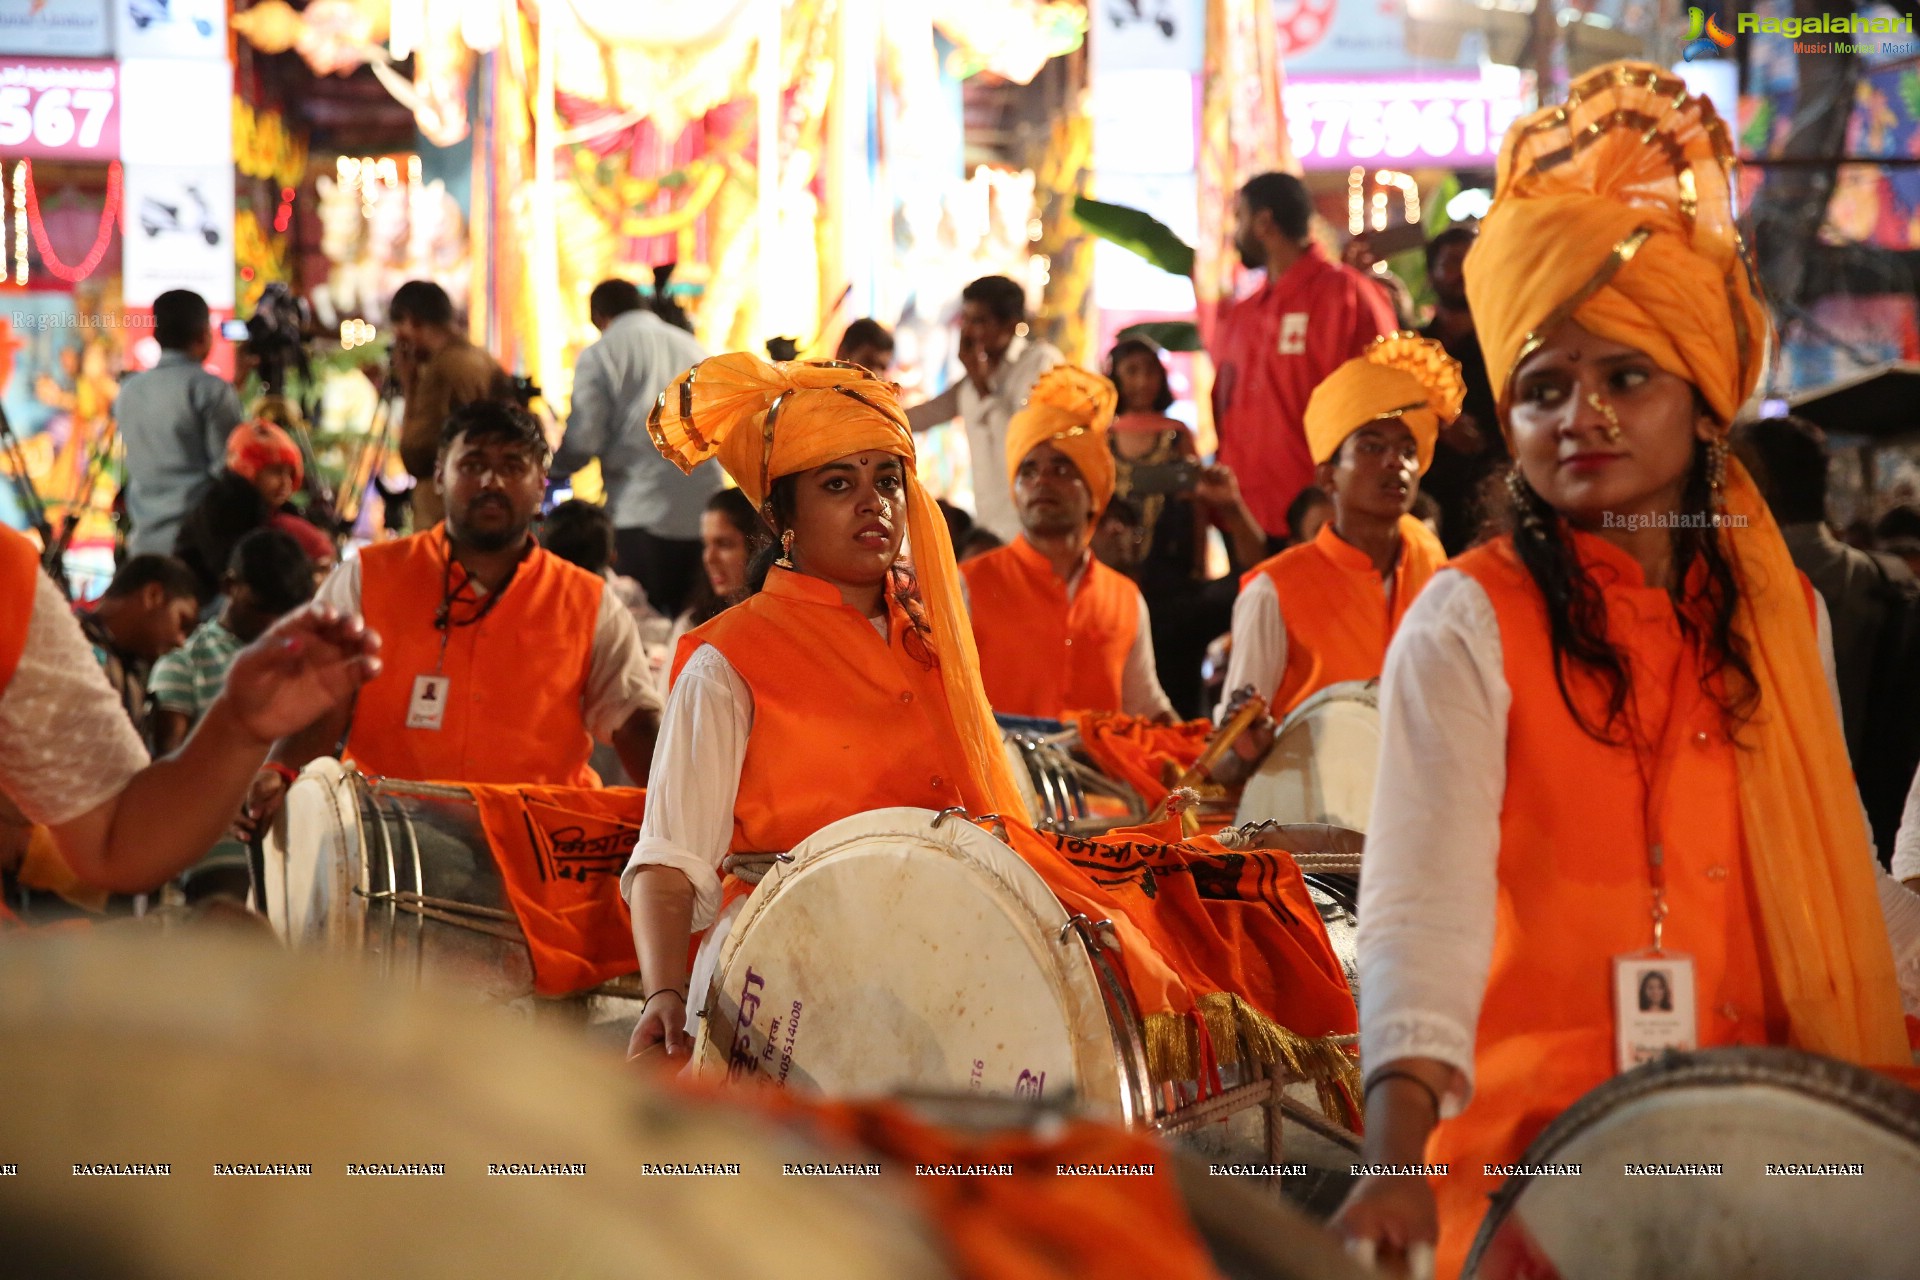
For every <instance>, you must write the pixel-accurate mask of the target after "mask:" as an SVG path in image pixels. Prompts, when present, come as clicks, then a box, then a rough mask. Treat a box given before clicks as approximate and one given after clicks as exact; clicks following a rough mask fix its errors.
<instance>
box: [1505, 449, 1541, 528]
mask: <svg viewBox="0 0 1920 1280" xmlns="http://www.w3.org/2000/svg"><path fill="white" fill-rule="evenodd" d="M1507 493H1508V495H1509V496H1511V497H1512V499H1513V510H1514V515H1515V517H1516V518H1518V520H1519V522H1520V524H1521V527H1523V528H1524V529H1526V531H1527V532H1528V533H1530V534H1532V535H1533V536H1535V537H1539V536H1540V533H1541V530H1542V528H1543V526H1542V524H1541V523H1540V513H1539V512H1538V511H1536V510H1534V506H1533V489H1532V487H1531V486H1529V485H1528V484H1527V479H1526V477H1525V476H1523V475H1521V474H1520V468H1519V467H1518V466H1516V467H1514V468H1513V470H1511V471H1509V472H1507Z"/></svg>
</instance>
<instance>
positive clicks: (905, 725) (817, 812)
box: [673, 569, 986, 853]
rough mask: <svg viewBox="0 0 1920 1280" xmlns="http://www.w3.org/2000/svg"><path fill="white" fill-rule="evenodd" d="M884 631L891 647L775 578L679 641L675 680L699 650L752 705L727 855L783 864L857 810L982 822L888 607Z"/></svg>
mask: <svg viewBox="0 0 1920 1280" xmlns="http://www.w3.org/2000/svg"><path fill="white" fill-rule="evenodd" d="M889 618H890V624H891V628H892V636H893V642H892V643H891V644H888V643H887V642H886V641H884V640H882V639H881V638H880V634H879V632H878V631H876V630H875V629H874V626H873V623H871V622H869V621H868V620H867V619H866V618H864V617H862V616H861V615H860V613H859V611H858V610H856V609H853V608H850V607H848V606H847V604H846V603H845V602H844V601H842V600H841V598H840V593H839V591H838V590H836V589H835V588H834V587H832V586H831V585H829V584H828V583H826V582H823V581H821V580H820V579H818V578H812V577H808V576H807V575H805V574H801V573H793V572H789V571H787V570H785V569H775V570H773V571H772V572H771V573H769V574H768V575H767V585H766V587H765V588H764V589H763V590H762V591H761V592H760V593H759V594H758V595H755V596H752V597H750V598H748V599H747V600H745V601H743V602H741V603H740V604H737V605H735V606H733V607H732V608H731V609H728V610H727V611H726V612H724V613H722V614H721V615H720V616H719V617H717V618H715V619H713V620H712V621H711V622H708V623H706V624H704V625H703V626H700V627H696V628H695V629H694V630H692V631H690V632H688V633H687V634H686V635H684V636H682V637H681V639H680V647H679V649H678V651H676V653H675V654H674V662H673V673H674V676H675V678H676V679H677V678H678V676H679V674H680V669H681V668H682V667H684V666H685V665H686V662H687V659H688V658H690V657H691V656H693V651H694V650H695V649H698V648H699V647H700V646H701V645H703V644H710V645H712V646H713V647H714V648H715V649H718V650H719V651H720V655H721V656H722V657H724V658H725V659H726V660H727V661H728V662H729V663H730V664H732V666H733V669H734V670H735V671H737V672H739V673H740V678H741V679H742V680H745V681H746V683H747V688H748V689H749V690H750V691H751V692H752V694H753V728H752V729H751V731H749V733H748V734H747V756H746V761H745V763H744V764H743V765H742V767H741V770H740V787H739V790H738V792H737V793H736V794H735V797H734V802H733V839H732V842H731V844H730V845H729V848H730V850H731V851H732V852H734V853H781V852H785V851H786V850H788V849H791V848H793V847H794V846H795V845H796V844H799V843H800V842H801V841H802V840H804V839H806V838H807V837H808V836H810V835H812V834H813V833H814V832H816V831H818V830H820V828H822V827H824V826H827V825H828V824H829V823H833V822H837V821H839V820H840V819H841V818H845V817H848V816H849V815H851V814H856V813H864V812H866V811H867V810H869V809H884V808H888V807H891V806H894V805H918V806H921V807H923V808H927V809H946V808H950V807H952V806H954V805H966V806H968V808H969V809H970V810H971V811H972V812H974V813H980V812H983V811H984V810H985V808H986V804H985V799H984V797H983V796H982V795H981V794H980V793H979V789H978V787H977V786H976V785H975V784H974V782H973V780H972V778H971V777H970V776H969V774H968V772H967V767H966V757H965V756H964V755H963V754H962V753H961V748H960V740H959V736H958V735H957V734H956V733H955V732H954V730H953V726H952V721H951V720H950V719H949V717H948V713H947V701H946V692H945V689H944V688H943V686H942V685H941V683H940V668H939V666H938V664H937V663H935V662H934V661H933V660H932V654H931V652H930V651H929V650H928V649H927V648H926V646H925V644H924V643H922V641H921V639H920V637H919V635H918V634H917V633H912V626H911V624H910V623H909V622H908V621H907V620H906V618H905V616H904V615H903V614H902V613H901V612H900V611H899V610H898V608H897V607H895V606H893V605H892V604H891V602H890V603H889ZM921 659H925V661H924V662H923V661H921Z"/></svg>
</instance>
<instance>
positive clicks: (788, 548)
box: [773, 529, 793, 569]
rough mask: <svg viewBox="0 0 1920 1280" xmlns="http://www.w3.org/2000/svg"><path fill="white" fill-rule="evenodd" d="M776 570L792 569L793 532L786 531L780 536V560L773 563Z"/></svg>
mask: <svg viewBox="0 0 1920 1280" xmlns="http://www.w3.org/2000/svg"><path fill="white" fill-rule="evenodd" d="M773 566H774V568H776V569H791V568H793V530H791V529H788V530H787V531H786V532H785V533H783V534H781V535H780V558H779V559H778V560H775V561H774V562H773Z"/></svg>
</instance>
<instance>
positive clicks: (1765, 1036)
mask: <svg viewBox="0 0 1920 1280" xmlns="http://www.w3.org/2000/svg"><path fill="white" fill-rule="evenodd" d="M1574 537H1575V545H1576V547H1577V549H1578V552H1579V555H1580V558H1581V561H1582V563H1583V564H1584V565H1585V566H1586V569H1587V572H1588V573H1590V574H1591V575H1592V576H1593V578H1594V581H1595V582H1597V583H1600V584H1601V590H1602V593H1603V596H1604V598H1605V601H1606V608H1607V630H1608V634H1609V637H1610V639H1611V640H1612V642H1613V644H1614V645H1615V647H1616V648H1617V649H1618V650H1620V652H1621V653H1622V654H1623V655H1625V657H1626V658H1627V661H1628V663H1629V671H1630V673H1631V676H1632V688H1633V694H1632V701H1631V703H1630V705H1629V709H1628V711H1627V713H1626V715H1627V716H1629V717H1632V718H1633V719H1634V720H1636V721H1637V722H1638V724H1639V725H1641V726H1642V728H1641V729H1640V730H1639V734H1640V736H1641V739H1642V741H1643V742H1647V743H1651V744H1653V745H1652V746H1643V748H1642V750H1643V751H1646V752H1647V753H1648V757H1649V767H1651V755H1652V752H1653V751H1654V750H1657V747H1658V744H1659V743H1660V742H1661V741H1662V738H1663V736H1664V732H1665V730H1666V728H1667V717H1668V715H1669V714H1670V712H1671V713H1673V714H1678V715H1680V716H1682V717H1684V719H1683V720H1682V723H1681V730H1682V736H1680V737H1679V738H1678V739H1677V741H1679V742H1680V743H1681V744H1682V745H1681V747H1680V749H1679V756H1678V759H1677V760H1676V761H1675V762H1674V764H1673V766H1672V768H1673V772H1672V775H1671V778H1670V781H1669V782H1668V784H1667V792H1666V803H1665V807H1664V814H1663V819H1664V821H1663V824H1662V839H1663V843H1664V846H1665V851H1666V880H1667V900H1668V904H1669V908H1670V914H1669V915H1668V918H1667V925H1666V940H1665V945H1666V947H1667V949H1669V950H1671V951H1676V952H1679V953H1682V954H1684V955H1689V956H1691V957H1692V958H1693V966H1694V983H1695V996H1694V999H1695V1002H1696V1005H1697V1007H1698V1009H1699V1011H1700V1045H1701V1047H1702V1048H1709V1047H1713V1046H1716V1045H1731V1044H1770V1043H1783V1042H1784V1038H1785V1024H1784V1021H1783V1019H1782V1016H1781V1011H1780V1008H1779V1002H1778V999H1777V996H1776V994H1775V992H1774V991H1773V990H1772V984H1771V978H1770V974H1769V972H1768V970H1767V966H1766V961H1765V957H1764V955H1763V953H1762V950H1761V946H1762V944H1761V941H1760V939H1761V933H1760V920H1759V915H1758V906H1757V903H1756V902H1755V900H1754V896H1753V894H1752V892H1751V890H1750V888H1749V883H1748V871H1747V859H1746V847H1745V841H1744V839H1743V837H1742V833H1741V818H1740V795H1739V779H1738V773H1737V763H1736V759H1735V755H1734V752H1735V749H1736V748H1735V745H1734V743H1733V742H1732V741H1731V740H1730V739H1729V738H1728V736H1727V733H1726V728H1725V726H1724V725H1723V723H1722V720H1721V715H1720V712H1719V710H1718V708H1717V707H1716V706H1715V705H1714V703H1713V702H1712V701H1711V700H1710V699H1709V698H1707V697H1706V696H1705V695H1704V694H1703V693H1702V692H1701V688H1700V674H1699V660H1698V657H1697V655H1696V653H1695V651H1694V649H1693V647H1692V646H1691V645H1690V644H1689V643H1688V642H1687V641H1686V640H1685V638H1684V637H1683V636H1682V634H1681V631H1680V627H1679V623H1678V620H1677V619H1676V617H1675V613H1674V609H1673V606H1672V604H1671V603H1670V601H1669V599H1668V596H1667V593H1666V592H1665V591H1663V590H1660V589H1658V588H1649V587H1647V586H1645V585H1643V582H1644V579H1643V578H1642V575H1641V571H1640V568H1639V565H1638V564H1637V563H1636V562H1635V561H1634V560H1633V559H1632V558H1631V557H1629V556H1628V555H1626V553H1625V552H1622V551H1620V550H1619V549H1617V548H1615V547H1613V546H1612V545H1610V544H1609V543H1607V542H1604V541H1602V540H1601V539H1599V538H1596V537H1593V536H1591V535H1588V534H1580V533H1576V534H1575V535H1574ZM1453 563H1454V567H1456V568H1458V569H1459V570H1460V571H1461V572H1463V573H1466V574H1468V575H1470V576H1471V577H1472V578H1473V579H1474V581H1476V582H1478V583H1479V584H1480V585H1481V586H1482V587H1483V588H1484V589H1485V590H1486V593H1487V596H1488V598H1489V599H1490V600H1491V601H1492V603H1493V610H1494V614H1495V616H1496V617H1497V618H1498V620H1499V627H1500V643H1501V650H1502V657H1503V661H1504V666H1505V671H1506V678H1507V684H1508V686H1509V688H1510V689H1511V690H1512V694H1513V701H1512V705H1511V707H1510V709H1509V710H1508V713H1507V783H1506V794H1505V797H1504V799H1503V801H1502V805H1501V811H1500V860H1499V909H1498V914H1497V921H1498V923H1497V925H1496V928H1495V935H1494V947H1493V966H1492V969H1491V971H1490V972H1489V974H1488V977H1487V992H1486V1000H1485V1003H1484V1004H1483V1005H1482V1007H1481V1011H1480V1024H1479V1029H1478V1033H1477V1040H1476V1044H1475V1048H1474V1073H1475V1085H1474V1096H1473V1100H1472V1101H1471V1102H1470V1103H1469V1104H1468V1106H1467V1108H1466V1110H1465V1111H1463V1112H1462V1113H1461V1114H1460V1115H1459V1116H1458V1117H1456V1118H1454V1119H1452V1120H1448V1121H1445V1122H1443V1123H1442V1124H1441V1125H1440V1126H1439V1128H1437V1129H1436V1130H1435V1131H1434V1134H1433V1137H1432V1139H1431V1141H1430V1143H1429V1145H1428V1159H1429V1160H1430V1161H1433V1162H1442V1161H1444V1162H1446V1163H1448V1164H1449V1165H1450V1166H1451V1170H1450V1172H1449V1174H1448V1176H1446V1177H1444V1178H1438V1179H1436V1180H1435V1189H1436V1192H1437V1193H1438V1196H1439V1204H1440V1251H1439V1271H1438V1274H1440V1275H1442V1276H1453V1275H1457V1274H1458V1272H1459V1269H1460V1268H1461V1266H1462V1265H1463V1264H1464V1263H1465V1261H1466V1253H1467V1250H1468V1248H1469V1247H1470V1246H1471V1244H1472V1241H1473V1236H1474V1233H1475V1232H1476V1231H1478V1230H1479V1227H1480V1220H1481V1218H1482V1216H1483V1215H1484V1213H1485V1210H1486V1205H1487V1202H1486V1196H1487V1195H1488V1194H1489V1193H1491V1192H1492V1191H1493V1190H1494V1189H1495V1187H1496V1186H1497V1185H1498V1182H1499V1179H1497V1178H1489V1177H1485V1176H1483V1175H1482V1173H1481V1165H1482V1164H1483V1163H1485V1162H1492V1163H1496V1164H1497V1163H1503V1162H1511V1161H1514V1160H1517V1159H1518V1158H1519V1157H1520V1155H1521V1154H1522V1153H1523V1152H1524V1151H1525V1149H1526V1147H1527V1144H1528V1143H1530V1142H1531V1141H1533V1139H1534V1138H1535V1137H1537V1136H1538V1135H1539V1133H1540V1131H1541V1130H1542V1129H1544V1128H1545V1127H1546V1125H1547V1124H1548V1122H1549V1121H1551V1120H1552V1119H1553V1118H1554V1117H1555V1116H1556V1115H1558V1114H1559V1113H1560V1112H1562V1111H1564V1110H1565V1109H1566V1108H1567V1107H1568V1106H1569V1105H1571V1104H1572V1103H1573V1102H1574V1101H1575V1100H1576V1099H1577V1098H1579V1097H1580V1096H1581V1095H1582V1094H1584V1093H1586V1092H1587V1091H1588V1090H1590V1089H1592V1088H1594V1087H1595V1086H1597V1085H1599V1084H1601V1083H1602V1082H1604V1081H1606V1080H1608V1079H1609V1078H1611V1077H1612V1076H1613V1075H1614V1074H1615V1071H1614V1045H1613V1024H1614V1018H1613V998H1612V985H1611V984H1612V965H1611V960H1612V957H1614V956H1616V955H1620V954H1622V953H1625V952H1631V951H1638V950H1641V949H1643V948H1645V947H1647V946H1648V945H1649V944H1650V942H1651V940H1652V938H1651V922H1650V919H1649V911H1650V908H1651V905H1652V897H1651V889H1650V886H1649V883H1648V875H1647V830H1646V825H1645V813H1646V806H1647V791H1646V787H1645V785H1644V784H1643V782H1642V780H1641V771H1640V764H1639V762H1638V760H1637V758H1636V755H1635V751H1634V748H1633V747H1632V746H1630V745H1627V744H1626V743H1624V742H1623V743H1622V744H1621V745H1618V746H1609V745H1607V744H1604V743H1601V742H1598V741H1596V740H1595V739H1593V738H1592V737H1590V736H1588V735H1587V734H1586V733H1585V732H1584V731H1583V730H1582V729H1581V728H1580V727H1579V725H1578V724H1577V723H1576V722H1575V720H1574V718H1573V716H1572V714H1571V713H1570V712H1569V711H1568V710H1567V707H1566V703H1565V701H1564V700H1563V699H1562V697H1561V695H1560V689H1559V686H1558V684H1557V682H1556V681H1555V679H1554V673H1553V657H1552V649H1551V647H1550V644H1549V642H1548V632H1547V616H1546V608H1545V605H1544V603H1543V602H1542V600H1541V599H1540V596H1539V593H1538V591H1537V590H1536V589H1535V587H1534V584H1533V580H1532V578H1531V577H1530V576H1529V575H1528V573H1527V571H1526V568H1525V567H1524V566H1523V565H1521V564H1520V562H1519V560H1518V558H1517V557H1516V556H1515V554H1514V552H1513V544H1512V540H1511V539H1509V538H1501V539H1498V540H1497V541H1495V542H1493V543H1489V544H1487V545H1485V546H1482V547H1479V548H1476V549H1474V550H1472V551H1469V552H1467V553H1466V554H1464V555H1462V556H1461V557H1459V558H1458V559H1456V560H1455V561H1454V562H1453ZM1677 666H1678V667H1680V668H1681V669H1680V670H1679V671H1678V672H1677V673H1676V667H1677ZM1676 675H1677V679H1676ZM1567 681H1568V686H1569V688H1571V689H1572V690H1573V691H1574V694H1575V696H1576V697H1578V698H1579V699H1580V700H1581V705H1582V707H1583V708H1591V710H1589V711H1588V716H1589V718H1590V719H1594V720H1596V721H1597V720H1600V719H1603V718H1604V717H1603V716H1602V715H1601V714H1599V713H1600V712H1602V711H1603V710H1604V707H1605V700H1604V692H1603V690H1602V686H1601V685H1600V682H1599V681H1598V680H1597V679H1595V678H1594V677H1592V676H1591V675H1590V674H1589V673H1587V672H1586V671H1584V670H1583V669H1581V668H1578V667H1575V666H1571V665H1569V667H1568V668H1567ZM1675 690H1678V691H1679V694H1680V696H1679V698H1678V699H1675V698H1674V696H1673V693H1674V691H1675ZM1676 700H1677V701H1678V702H1679V704H1680V705H1679V706H1678V707H1677V709H1676V708H1673V707H1671V706H1670V703H1673V702H1675V701H1676Z"/></svg>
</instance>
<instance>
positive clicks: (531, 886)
mask: <svg viewBox="0 0 1920 1280" xmlns="http://www.w3.org/2000/svg"><path fill="white" fill-rule="evenodd" d="M467 791H468V792H469V793H470V794H471V795H472V796H473V800H474V803H475V804H476V805H477V806H478V807H479V810H480V824H481V826H482V827H483V828H484V829H485V831H486V833H487V847H488V848H489V849H490V850H491V851H492V853H493V863H494V865H495V866H496V867H498V868H499V869H500V878H501V880H502V881H504V882H505V884H506V888H507V896H508V898H509V900H510V901H511V902H512V903H513V914H514V915H515V916H516V917H518V919H519V921H520V931H521V932H522V933H523V934H525V935H526V939H527V950H528V952H529V953H531V954H532V956H533V989H534V990H535V991H537V992H539V993H540V994H541V995H543V996H564V995H571V994H573V993H574V992H576V991H585V990H586V989H587V988H589V987H596V986H599V985H600V984H601V983H602V982H605V981H607V980H608V979H610V978H617V977H620V976H622V975H624V974H629V973H633V972H635V971H636V970H638V969H639V968H640V962H639V960H638V959H637V958H635V956H634V951H633V925H632V923H631V921H630V920H629V919H628V917H627V904H626V903H624V902H622V901H621V900H620V869H621V868H622V867H624V866H626V865H627V857H628V855H629V854H631V853H632V852H633V845H634V841H635V840H636V839H638V837H639V834H640V818H641V816H642V813H643V811H644V809H645V808H646V792H644V791H640V790H637V789H634V788H631V787H609V788H600V787H591V788H588V787H493V786H469V787H468V788H467Z"/></svg>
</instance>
